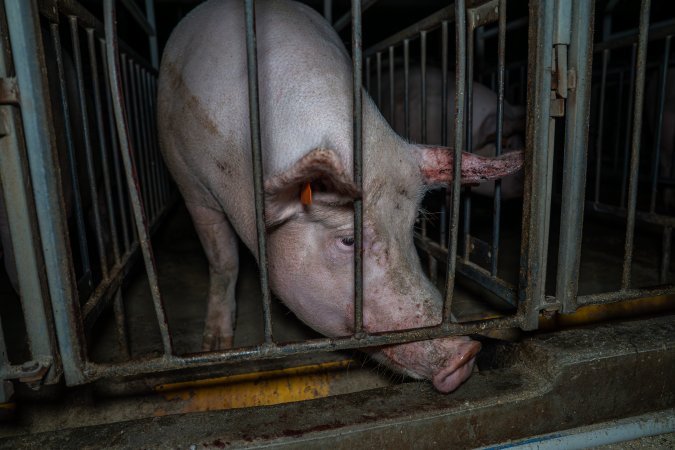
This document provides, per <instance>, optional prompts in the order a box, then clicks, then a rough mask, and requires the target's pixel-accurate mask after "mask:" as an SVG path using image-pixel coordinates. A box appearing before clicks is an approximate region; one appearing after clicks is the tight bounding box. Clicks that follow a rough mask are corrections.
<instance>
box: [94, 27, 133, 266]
mask: <svg viewBox="0 0 675 450" xmlns="http://www.w3.org/2000/svg"><path fill="white" fill-rule="evenodd" d="M99 44H100V51H101V62H102V63H103V73H105V74H107V73H108V61H107V60H106V58H105V41H104V40H103V39H99ZM103 85H104V86H105V98H106V114H107V116H108V130H109V132H110V154H111V156H112V160H113V161H112V162H113V168H114V170H115V184H116V187H117V189H116V191H117V203H118V204H119V207H120V209H119V211H120V215H121V218H120V220H121V222H122V237H123V239H124V241H123V245H122V250H123V251H122V253H125V252H126V251H127V249H128V248H129V246H130V245H131V241H130V240H129V239H130V237H129V219H128V218H127V207H126V202H125V201H124V185H123V181H122V176H121V170H120V160H119V152H118V148H119V147H118V145H117V133H116V132H115V117H114V115H113V110H112V96H111V93H110V84H109V83H108V80H107V77H106V78H104V79H103Z"/></svg>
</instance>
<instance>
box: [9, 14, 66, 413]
mask: <svg viewBox="0 0 675 450" xmlns="http://www.w3.org/2000/svg"><path fill="white" fill-rule="evenodd" d="M1 8H2V7H1V6H0V9H1ZM2 15H4V14H2V13H0V16H2ZM0 20H3V21H4V17H0ZM9 61H11V55H10V53H9V48H6V47H5V45H4V43H3V45H0V77H3V78H4V77H7V76H8V75H9V73H10V71H9V70H8V69H9V68H10V67H11V66H10V65H9V64H8V62H9ZM23 143H24V138H23V133H22V129H21V122H20V120H19V110H18V108H16V107H15V106H13V105H0V183H1V184H2V188H1V189H0V194H2V195H3V197H4V198H0V217H1V219H0V221H2V222H3V223H2V226H5V227H7V229H8V230H9V237H10V239H11V242H10V244H9V245H11V247H12V249H13V252H11V253H13V255H14V264H15V268H16V276H17V279H18V282H19V295H20V296H21V307H22V309H23V316H24V323H25V325H26V333H27V335H28V344H29V349H30V353H31V357H32V358H33V359H34V360H35V359H40V360H45V359H46V358H49V357H52V356H53V354H54V353H55V351H56V342H55V338H54V332H53V329H52V326H51V323H52V321H51V314H49V310H48V308H49V302H48V301H47V300H48V294H47V287H46V286H45V284H44V283H43V282H42V280H41V276H40V268H41V267H42V266H43V265H42V264H41V258H40V257H39V252H40V248H39V246H38V243H39V242H40V240H39V237H38V233H37V227H36V226H34V225H33V224H34V220H35V219H34V215H33V211H32V206H33V205H32V202H31V200H30V195H31V189H30V185H31V184H30V182H29V177H28V175H29V174H28V170H27V167H26V164H25V158H26V156H25V151H24V147H23ZM3 206H4V207H3ZM10 211H11V213H10ZM4 251H5V260H6V258H7V256H8V255H9V254H10V249H9V248H5V249H4ZM0 260H1V258H0ZM3 338H4V335H3V332H2V324H1V323H0V367H2V365H3V364H5V365H6V364H8V360H7V358H6V354H5V347H4V343H3ZM59 373H60V371H59V370H50V372H49V374H48V379H47V380H45V381H46V382H49V383H52V382H54V381H56V379H57V377H58V376H59ZM2 394H3V381H2V380H1V379H0V397H2ZM1 401H2V400H1V399H0V402H1Z"/></svg>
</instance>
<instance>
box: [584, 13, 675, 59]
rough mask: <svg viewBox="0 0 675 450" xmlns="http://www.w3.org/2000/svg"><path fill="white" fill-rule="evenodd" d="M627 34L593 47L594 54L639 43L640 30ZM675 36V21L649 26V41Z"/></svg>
mask: <svg viewBox="0 0 675 450" xmlns="http://www.w3.org/2000/svg"><path fill="white" fill-rule="evenodd" d="M626 33H627V34H625V35H624V34H620V35H614V36H610V37H609V39H607V40H605V41H602V42H598V43H596V44H595V45H594V47H593V52H594V53H599V52H602V51H604V50H614V49H618V48H622V47H628V46H630V45H631V44H635V43H637V42H638V38H639V31H638V29H634V30H630V31H628V32H626ZM671 34H675V21H673V20H668V21H664V22H658V23H655V24H652V25H651V26H649V31H648V36H647V41H648V42H651V41H656V40H660V39H664V38H665V37H666V36H668V35H671Z"/></svg>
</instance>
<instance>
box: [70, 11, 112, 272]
mask: <svg viewBox="0 0 675 450" xmlns="http://www.w3.org/2000/svg"><path fill="white" fill-rule="evenodd" d="M68 21H69V23H70V38H71V41H72V42H71V43H72V46H73V57H74V59H75V75H76V79H77V96H78V99H79V102H80V114H81V115H80V120H81V121H82V123H81V127H82V136H83V138H84V152H85V162H86V165H87V175H88V176H89V193H90V195H91V207H92V211H93V212H94V228H95V230H94V233H95V235H96V243H97V245H98V253H99V255H98V256H99V261H100V264H101V272H102V274H103V278H108V258H107V251H106V248H105V243H104V242H103V224H102V223H101V211H100V209H99V202H98V186H97V184H98V182H97V179H96V169H95V168H94V159H93V157H92V153H93V150H92V148H91V136H90V134H89V112H88V111H87V100H86V98H85V96H86V95H87V94H86V92H85V90H84V75H83V72H82V49H81V47H80V34H79V33H78V29H77V17H75V16H70V17H69V18H68Z"/></svg>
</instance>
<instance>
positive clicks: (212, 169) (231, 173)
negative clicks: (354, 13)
mask: <svg viewBox="0 0 675 450" xmlns="http://www.w3.org/2000/svg"><path fill="white" fill-rule="evenodd" d="M256 28H257V30H256V31H257V46H258V73H259V92H260V97H259V98H260V115H261V116H260V120H261V137H262V148H263V154H264V172H265V178H268V177H269V176H271V175H274V174H276V173H279V172H281V171H283V170H285V169H287V168H289V167H290V166H291V165H292V164H293V163H294V162H295V161H297V159H298V158H299V157H301V156H302V155H304V154H306V153H307V152H308V151H310V150H312V149H314V148H317V147H329V148H332V149H334V150H336V151H337V152H338V154H339V155H340V156H341V157H342V159H343V164H344V165H345V167H351V153H352V152H351V140H352V138H351V126H352V122H351V114H352V113H351V66H350V60H349V57H348V55H347V53H346V51H345V50H344V47H343V45H342V43H341V42H340V41H339V38H338V37H337V35H336V34H335V33H334V32H333V31H332V29H331V28H330V26H329V25H328V24H327V23H326V22H325V21H323V19H322V18H321V17H320V16H319V15H318V14H317V13H316V12H315V11H313V10H311V9H310V8H308V7H306V6H305V5H302V4H299V3H294V2H290V1H285V0H275V1H272V0H267V1H265V0H258V1H257V2H256ZM246 74H247V63H246V40H245V27H244V9H243V2H242V1H240V0H225V1H210V2H207V3H205V4H203V5H201V6H199V7H197V8H196V9H195V10H194V11H193V12H191V13H190V14H189V15H188V16H187V17H186V18H185V19H184V20H183V21H182V22H181V23H180V24H179V25H178V27H177V28H176V29H175V30H174V32H173V34H172V36H171V38H170V39H169V41H168V43H167V46H166V49H165V51H164V55H163V57H162V66H161V70H160V79H159V94H158V95H159V99H158V102H159V109H160V113H159V118H158V120H159V128H160V141H161V146H162V149H163V153H164V156H165V159H166V160H167V164H168V165H169V168H170V170H171V171H172V173H173V175H174V178H176V181H177V183H178V185H179V187H180V188H181V191H182V193H183V195H184V197H185V198H186V201H189V202H193V203H200V204H203V205H204V206H209V207H213V208H219V209H223V210H224V211H225V212H226V213H228V216H229V217H230V220H231V222H232V223H233V225H234V227H235V229H237V232H238V233H239V234H240V236H241V237H242V238H243V239H244V241H248V242H247V244H249V245H250V244H251V243H252V242H253V240H252V239H253V233H254V226H253V224H254V221H253V211H252V205H253V182H252V177H251V156H250V130H249V109H248V81H247V75H246ZM233 192H235V193H236V196H233V195H232V193H233Z"/></svg>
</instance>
